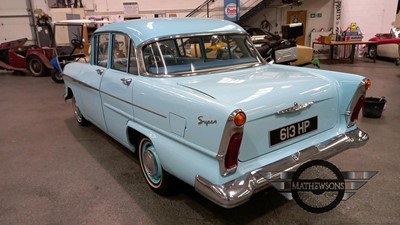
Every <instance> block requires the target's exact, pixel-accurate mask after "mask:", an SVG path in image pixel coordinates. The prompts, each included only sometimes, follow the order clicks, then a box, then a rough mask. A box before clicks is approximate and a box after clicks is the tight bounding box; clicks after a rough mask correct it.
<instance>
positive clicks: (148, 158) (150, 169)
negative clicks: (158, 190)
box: [143, 151, 157, 176]
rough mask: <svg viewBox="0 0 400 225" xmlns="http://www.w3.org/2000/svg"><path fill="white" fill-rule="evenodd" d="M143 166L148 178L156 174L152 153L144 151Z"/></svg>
mask: <svg viewBox="0 0 400 225" xmlns="http://www.w3.org/2000/svg"><path fill="white" fill-rule="evenodd" d="M143 165H144V168H145V170H146V173H147V174H148V175H149V176H154V175H155V174H156V172H157V169H156V164H155V159H154V156H153V153H152V152H150V151H145V152H144V153H143Z"/></svg>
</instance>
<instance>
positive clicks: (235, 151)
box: [225, 133, 243, 169]
mask: <svg viewBox="0 0 400 225" xmlns="http://www.w3.org/2000/svg"><path fill="white" fill-rule="evenodd" d="M242 137H243V134H242V133H235V134H233V135H232V136H231V139H230V140H229V145H228V151H227V152H226V155H225V168H226V169H233V168H235V167H236V166H237V164H238V157H239V149H240V144H241V143H242Z"/></svg>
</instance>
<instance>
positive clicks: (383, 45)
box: [367, 28, 400, 64]
mask: <svg viewBox="0 0 400 225" xmlns="http://www.w3.org/2000/svg"><path fill="white" fill-rule="evenodd" d="M399 33H400V28H393V29H391V31H390V33H378V34H376V35H375V36H374V37H373V38H371V39H369V41H376V42H377V44H370V45H367V47H368V56H369V57H371V58H374V57H375V56H378V57H385V58H390V59H396V64H399V62H400V61H399V58H400V49H399V48H400V47H399V46H400V36H399Z"/></svg>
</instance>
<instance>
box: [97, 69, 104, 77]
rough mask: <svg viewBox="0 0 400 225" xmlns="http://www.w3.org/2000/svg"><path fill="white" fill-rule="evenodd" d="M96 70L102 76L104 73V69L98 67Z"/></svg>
mask: <svg viewBox="0 0 400 225" xmlns="http://www.w3.org/2000/svg"><path fill="white" fill-rule="evenodd" d="M96 72H97V74H98V75H100V76H101V75H103V73H104V69H97V70H96Z"/></svg>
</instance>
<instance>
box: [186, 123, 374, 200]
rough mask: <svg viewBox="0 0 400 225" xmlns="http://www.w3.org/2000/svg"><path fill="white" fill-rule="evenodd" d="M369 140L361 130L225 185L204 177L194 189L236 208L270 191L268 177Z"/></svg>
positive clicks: (197, 181) (197, 180) (331, 140)
mask: <svg viewBox="0 0 400 225" xmlns="http://www.w3.org/2000/svg"><path fill="white" fill-rule="evenodd" d="M368 139H369V137H368V134H367V133H365V132H364V131H362V130H360V129H358V128H357V129H355V130H352V131H350V132H347V133H344V134H340V135H338V136H336V137H334V138H332V139H330V140H327V141H325V142H322V143H320V144H318V145H316V146H310V147H308V148H305V149H303V150H301V151H299V152H297V153H296V154H293V155H290V156H288V157H286V158H283V159H281V160H278V161H276V162H274V163H271V164H268V165H265V166H264V167H261V168H258V169H256V170H254V171H252V172H249V173H246V174H244V175H243V176H241V177H239V178H237V179H235V180H233V181H230V182H227V183H225V184H221V185H217V184H212V183H211V182H209V181H208V180H206V179H204V178H203V177H201V176H196V181H195V184H194V187H195V189H196V190H197V191H198V192H199V193H200V194H202V195H204V196H205V197H206V198H208V199H210V200H211V201H213V202H214V203H216V204H218V205H220V206H222V207H225V208H232V207H235V206H238V205H240V204H242V203H244V202H246V201H247V200H249V199H250V197H251V196H252V195H253V194H254V193H256V192H258V191H261V190H263V189H265V188H267V187H268V186H269V182H268V180H267V178H268V179H272V178H273V177H274V176H276V175H278V174H279V173H278V171H279V172H282V171H287V170H292V169H295V168H296V167H298V166H300V165H301V164H303V163H305V162H307V161H310V160H314V159H328V158H330V157H332V156H334V155H337V154H339V153H340V152H342V151H344V150H347V149H349V148H357V147H361V146H363V145H364V144H365V143H366V142H367V141H368ZM273 172H275V173H273ZM266 175H267V176H266Z"/></svg>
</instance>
